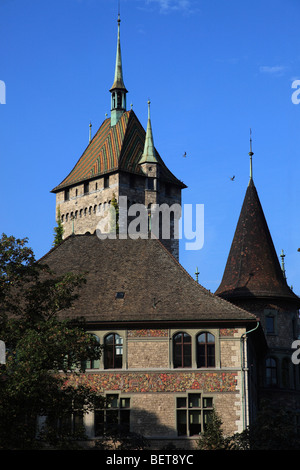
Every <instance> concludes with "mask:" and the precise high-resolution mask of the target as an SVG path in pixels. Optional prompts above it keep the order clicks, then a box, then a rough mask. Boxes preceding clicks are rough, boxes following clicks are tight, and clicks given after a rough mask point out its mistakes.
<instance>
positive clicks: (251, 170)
mask: <svg viewBox="0 0 300 470" xmlns="http://www.w3.org/2000/svg"><path fill="white" fill-rule="evenodd" d="M248 155H249V157H250V181H251V180H252V179H253V168H252V156H253V155H254V153H253V152H252V130H251V128H250V152H249V154H248ZM250 181H249V183H250Z"/></svg>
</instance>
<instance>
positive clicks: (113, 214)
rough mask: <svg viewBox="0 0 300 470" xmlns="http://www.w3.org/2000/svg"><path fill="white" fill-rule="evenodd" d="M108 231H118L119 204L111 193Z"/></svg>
mask: <svg viewBox="0 0 300 470" xmlns="http://www.w3.org/2000/svg"><path fill="white" fill-rule="evenodd" d="M110 219H111V220H110V232H111V233H115V234H116V235H118V233H119V204H118V201H117V200H116V196H115V194H113V197H112V200H111V205H110Z"/></svg>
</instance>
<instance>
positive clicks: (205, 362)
mask: <svg viewBox="0 0 300 470" xmlns="http://www.w3.org/2000/svg"><path fill="white" fill-rule="evenodd" d="M197 367H215V337H214V335H212V334H211V333H207V332H205V333H200V334H199V335H198V336H197Z"/></svg>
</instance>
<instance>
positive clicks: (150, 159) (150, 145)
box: [139, 99, 158, 163]
mask: <svg viewBox="0 0 300 470" xmlns="http://www.w3.org/2000/svg"><path fill="white" fill-rule="evenodd" d="M150 103H151V101H150V100H149V99H148V123H147V131H146V138H145V145H144V152H143V155H142V157H141V159H140V161H139V163H158V162H157V158H156V152H155V148H154V142H153V135H152V126H151V117H150Z"/></svg>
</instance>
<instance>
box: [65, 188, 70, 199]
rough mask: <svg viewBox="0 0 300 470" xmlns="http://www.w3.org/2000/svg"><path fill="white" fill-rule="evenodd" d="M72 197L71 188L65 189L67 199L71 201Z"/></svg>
mask: <svg viewBox="0 0 300 470" xmlns="http://www.w3.org/2000/svg"><path fill="white" fill-rule="evenodd" d="M69 199H70V190H69V188H67V189H65V201H69Z"/></svg>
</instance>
